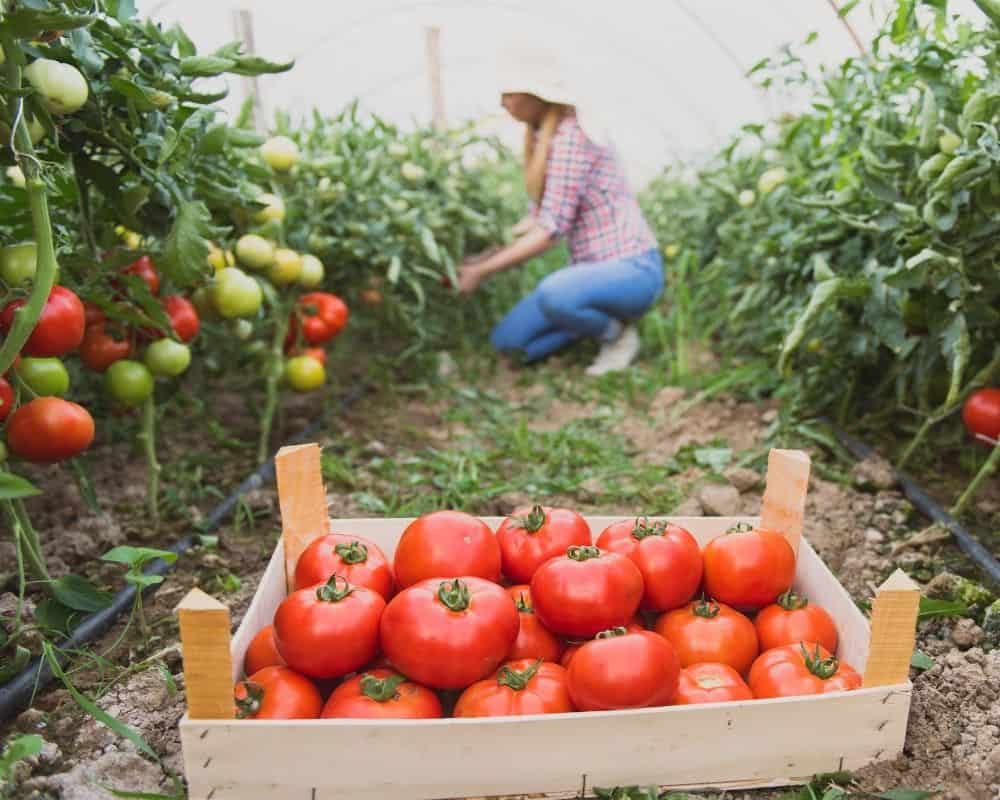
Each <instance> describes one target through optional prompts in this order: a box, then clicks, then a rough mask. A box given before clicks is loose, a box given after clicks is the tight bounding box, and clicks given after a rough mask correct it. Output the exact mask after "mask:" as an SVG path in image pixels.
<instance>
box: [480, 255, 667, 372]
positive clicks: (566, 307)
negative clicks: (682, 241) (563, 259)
mask: <svg viewBox="0 0 1000 800" xmlns="http://www.w3.org/2000/svg"><path fill="white" fill-rule="evenodd" d="M662 290H663V260H662V258H661V257H660V251H659V250H648V251H646V252H645V253H642V254H640V255H636V256H629V257H627V258H623V259H618V260H614V261H596V262H591V263H583V264H572V265H570V266H568V267H564V268H563V269H560V270H557V271H556V272H553V273H551V274H550V275H547V276H546V277H545V278H543V279H542V281H541V282H540V283H539V284H538V286H536V287H535V290H534V291H533V292H532V293H531V294H529V295H528V296H527V297H525V298H524V299H523V300H521V302H519V303H518V304H517V305H516V306H514V308H512V309H511V310H510V311H509V312H508V313H507V316H505V317H504V318H503V319H502V320H501V321H500V324H499V325H497V326H496V328H494V329H493V334H492V335H491V336H490V341H491V342H492V344H493V346H494V347H495V348H496V349H497V350H500V351H502V352H503V351H508V350H519V351H521V352H522V353H524V355H525V357H526V359H527V360H528V361H535V360H537V359H539V358H544V357H545V356H547V355H549V354H550V353H554V352H555V351H556V350H559V349H560V348H562V347H565V346H566V345H567V344H569V343H570V342H574V341H576V340H577V339H582V338H587V337H589V338H600V337H601V336H602V335H603V334H604V333H605V331H607V330H608V328H609V327H610V326H611V325H612V322H613V321H614V320H618V321H620V322H623V323H625V322H631V321H633V320H636V319H638V318H639V317H641V316H642V315H643V314H644V313H646V311H648V310H649V308H650V307H651V306H652V305H653V303H654V302H656V298H657V297H659V295H660V292H661V291H662Z"/></svg>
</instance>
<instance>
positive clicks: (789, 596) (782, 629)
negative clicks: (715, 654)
mask: <svg viewBox="0 0 1000 800" xmlns="http://www.w3.org/2000/svg"><path fill="white" fill-rule="evenodd" d="M753 624H754V627H755V628H756V629H757V639H758V640H759V641H760V649H761V652H763V651H765V650H771V649H773V648H775V647H782V646H784V645H786V644H798V643H799V642H819V643H820V644H821V645H823V647H825V648H826V649H827V650H829V651H830V652H831V653H836V652H837V626H836V624H834V621H833V618H832V617H831V616H830V615H829V614H828V613H827V612H826V609H824V608H820V607H819V606H817V605H813V604H812V603H810V602H809V601H808V600H806V598H804V597H800V596H799V595H797V594H795V592H793V591H791V590H788V591H787V592H785V593H784V594H783V595H781V596H780V597H779V598H778V602H777V603H775V604H774V605H772V606H768V607H767V608H763V609H761V611H760V613H759V614H757V616H756V618H755V619H754V621H753Z"/></svg>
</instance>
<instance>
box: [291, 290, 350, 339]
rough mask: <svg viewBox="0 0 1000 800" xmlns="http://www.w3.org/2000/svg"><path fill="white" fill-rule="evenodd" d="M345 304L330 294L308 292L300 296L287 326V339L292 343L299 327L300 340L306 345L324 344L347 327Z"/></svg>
mask: <svg viewBox="0 0 1000 800" xmlns="http://www.w3.org/2000/svg"><path fill="white" fill-rule="evenodd" d="M347 317H348V311H347V304H346V303H344V301H343V300H341V299H340V298H339V297H337V295H335V294H331V293H330V292H309V293H308V294H304V295H302V296H301V297H300V298H299V300H298V303H297V304H296V307H295V312H294V313H293V314H292V318H291V320H290V322H289V326H288V338H289V340H290V341H292V342H294V341H295V339H296V338H297V337H298V331H299V328H300V327H301V329H302V338H303V339H304V340H305V341H306V342H307V343H308V344H324V343H325V342H328V341H330V340H331V339H332V338H333V337H334V336H336V335H337V334H338V333H340V332H341V331H342V330H343V329H344V326H345V325H347Z"/></svg>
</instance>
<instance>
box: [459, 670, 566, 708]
mask: <svg viewBox="0 0 1000 800" xmlns="http://www.w3.org/2000/svg"><path fill="white" fill-rule="evenodd" d="M574 710H575V707H574V706H573V701H572V700H570V697H569V692H568V691H567V689H566V670H565V669H563V668H562V667H560V666H559V665H558V664H550V663H548V662H545V661H542V660H541V659H535V660H532V659H530V658H523V659H519V660H517V661H509V662H507V663H506V664H504V665H503V666H502V667H500V669H499V670H498V671H497V674H496V676H495V677H490V678H486V679H485V680H482V681H478V682H476V683H474V684H472V686H470V687H469V688H468V689H466V690H465V691H464V692H462V695H461V696H460V697H459V698H458V702H456V703H455V713H454V716H456V717H513V716H521V715H523V714H563V713H566V712H568V711H574Z"/></svg>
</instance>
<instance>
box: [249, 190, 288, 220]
mask: <svg viewBox="0 0 1000 800" xmlns="http://www.w3.org/2000/svg"><path fill="white" fill-rule="evenodd" d="M256 199H257V202H258V203H260V204H261V205H263V206H264V207H263V208H262V209H261V210H260V211H258V212H257V213H255V214H254V215H253V218H254V222H257V223H258V224H260V225H263V224H264V223H265V222H281V221H282V220H283V219H284V218H285V201H284V200H282V199H281V198H280V197H278V195H276V194H270V193H266V192H265V193H264V194H259V195H257V198H256Z"/></svg>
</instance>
